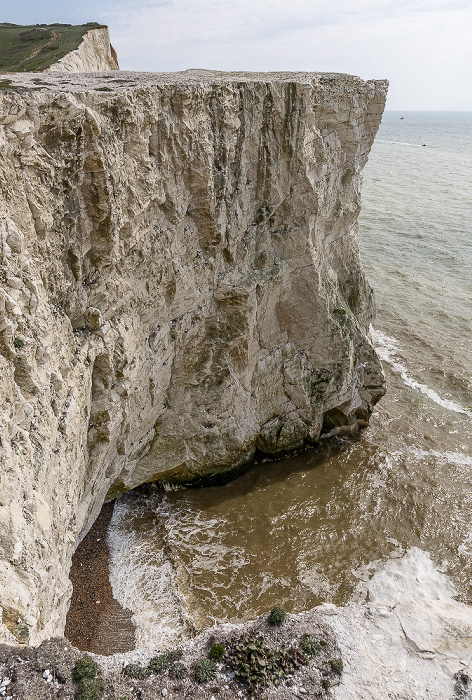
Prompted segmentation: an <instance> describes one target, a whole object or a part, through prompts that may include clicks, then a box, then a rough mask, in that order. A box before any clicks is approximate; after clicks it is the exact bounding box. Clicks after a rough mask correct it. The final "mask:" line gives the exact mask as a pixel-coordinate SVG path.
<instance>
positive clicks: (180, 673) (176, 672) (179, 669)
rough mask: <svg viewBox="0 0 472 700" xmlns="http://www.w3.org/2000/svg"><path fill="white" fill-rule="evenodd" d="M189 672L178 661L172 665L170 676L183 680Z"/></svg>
mask: <svg viewBox="0 0 472 700" xmlns="http://www.w3.org/2000/svg"><path fill="white" fill-rule="evenodd" d="M186 672H187V669H186V668H185V666H184V665H183V664H181V663H180V661H177V663H175V664H172V666H171V667H170V668H169V676H170V677H171V678H176V679H179V678H183V677H184V676H185V674H186Z"/></svg>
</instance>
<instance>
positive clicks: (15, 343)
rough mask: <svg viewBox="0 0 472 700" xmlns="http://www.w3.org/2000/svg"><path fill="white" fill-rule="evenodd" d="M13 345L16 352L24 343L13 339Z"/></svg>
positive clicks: (19, 339)
mask: <svg viewBox="0 0 472 700" xmlns="http://www.w3.org/2000/svg"><path fill="white" fill-rule="evenodd" d="M13 345H14V346H15V348H17V350H20V349H21V348H23V347H24V346H25V341H24V340H21V338H15V339H14V340H13Z"/></svg>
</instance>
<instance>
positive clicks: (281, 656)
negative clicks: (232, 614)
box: [225, 636, 308, 697]
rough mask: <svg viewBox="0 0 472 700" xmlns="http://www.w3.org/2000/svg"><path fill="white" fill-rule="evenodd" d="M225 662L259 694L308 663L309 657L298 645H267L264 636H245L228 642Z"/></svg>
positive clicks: (242, 681) (255, 693) (238, 678)
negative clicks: (275, 646) (272, 646)
mask: <svg viewBox="0 0 472 700" xmlns="http://www.w3.org/2000/svg"><path fill="white" fill-rule="evenodd" d="M225 662H226V665H227V666H228V667H229V668H231V669H232V670H233V671H234V673H235V677H236V680H238V681H239V682H240V683H244V684H245V685H247V687H248V691H249V692H250V693H251V695H252V696H254V697H258V696H259V695H260V693H261V692H262V690H263V689H264V688H265V687H267V686H268V685H269V684H270V683H273V684H274V685H275V686H278V685H280V683H281V682H282V681H283V680H284V678H285V677H286V676H287V675H288V674H290V673H293V672H294V671H296V670H298V669H299V668H301V666H305V665H306V664H308V657H307V655H306V654H305V653H304V652H303V651H302V649H300V648H298V647H289V648H287V647H285V645H282V646H281V647H280V648H275V649H272V648H270V647H267V646H265V645H264V639H263V638H262V637H257V638H256V637H250V636H249V637H245V636H243V637H239V638H236V637H233V638H232V639H231V640H230V641H229V642H228V643H227V645H226V654H225Z"/></svg>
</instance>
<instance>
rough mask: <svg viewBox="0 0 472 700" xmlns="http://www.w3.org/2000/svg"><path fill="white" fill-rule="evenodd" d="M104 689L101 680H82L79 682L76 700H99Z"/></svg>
mask: <svg viewBox="0 0 472 700" xmlns="http://www.w3.org/2000/svg"><path fill="white" fill-rule="evenodd" d="M104 689H105V684H104V683H103V681H102V679H101V678H82V680H81V681H80V682H79V691H78V693H77V695H76V699H77V700H100V698H101V696H102V693H103V691H104Z"/></svg>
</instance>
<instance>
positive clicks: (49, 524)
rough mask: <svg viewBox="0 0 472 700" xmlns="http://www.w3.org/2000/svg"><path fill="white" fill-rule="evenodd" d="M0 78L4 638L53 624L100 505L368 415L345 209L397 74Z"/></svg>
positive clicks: (362, 286)
mask: <svg viewBox="0 0 472 700" xmlns="http://www.w3.org/2000/svg"><path fill="white" fill-rule="evenodd" d="M9 78H10V79H11V81H12V88H11V89H7V90H2V91H1V92H0V154H1V156H0V246H1V247H0V255H1V259H0V402H1V406H0V410H1V422H0V440H1V451H0V455H1V457H0V458H1V483H0V587H1V588H0V591H1V595H0V601H1V602H0V605H1V608H2V618H1V619H2V624H1V626H0V630H1V632H0V639H4V640H6V641H10V642H22V643H30V644H33V643H34V644H36V643H38V642H39V641H41V640H42V639H44V638H47V637H49V636H51V635H53V634H55V635H57V634H61V633H62V630H63V626H64V622H65V615H66V612H67V608H68V603H69V597H70V583H69V580H68V576H67V574H68V570H69V567H70V560H71V555H72V553H73V551H74V548H75V546H76V543H77V541H78V540H79V539H80V537H81V536H83V534H84V533H85V532H86V531H87V529H88V528H89V527H90V525H91V523H92V522H93V520H94V519H95V517H96V515H97V513H98V511H99V509H100V507H101V505H102V503H103V502H104V500H105V499H107V498H108V499H109V498H112V497H114V496H116V495H118V494H120V493H122V492H123V491H125V490H127V489H130V488H133V487H134V486H136V485H138V484H140V483H143V482H146V481H158V482H160V483H161V484H182V483H183V484H185V483H190V482H197V483H204V482H205V481H208V480H211V479H216V478H220V477H221V475H222V474H224V473H226V472H227V471H228V470H233V471H234V470H237V469H240V468H243V467H244V466H245V465H248V464H250V463H251V462H252V461H254V459H259V458H262V457H264V456H268V457H277V456H281V455H283V454H285V453H286V452H289V451H292V450H295V449H300V448H302V447H304V446H306V445H307V444H314V443H316V441H317V440H318V439H319V437H320V435H322V436H329V435H333V434H336V433H340V432H347V433H349V432H353V431H355V430H357V429H358V428H359V427H364V426H366V425H367V421H368V417H369V415H370V412H371V410H372V406H373V405H374V403H375V402H376V401H377V400H378V399H379V398H380V397H381V396H382V394H383V392H384V377H383V374H382V369H381V366H380V363H379V360H378V358H377V356H376V354H375V352H374V349H373V346H372V344H371V341H370V338H369V333H368V327H369V324H370V322H371V319H372V317H373V314H374V302H373V296H372V291H371V289H370V287H369V285H368V284H367V282H366V280H365V277H364V273H363V270H362V266H361V262H360V257H359V249H358V231H357V217H358V213H359V208H360V198H359V192H360V185H361V173H362V168H363V166H364V164H365V162H366V160H367V156H368V153H369V149H370V147H371V145H372V142H373V139H374V136H375V133H376V131H377V128H378V126H379V122H380V119H381V114H382V111H383V107H384V102H385V96H386V89H387V85H386V82H385V81H368V82H364V81H362V80H360V79H359V78H355V77H351V76H346V75H336V74H316V73H310V74H308V73H306V74H305V73H303V74H301V73H297V74H287V73H285V74H247V73H246V74H225V73H212V72H206V71H187V72H184V73H180V74H132V73H115V74H108V75H97V76H90V75H78V74H76V75H70V76H67V80H65V79H64V75H55V74H53V73H43V74H42V75H41V81H38V78H37V75H33V74H12V75H10V76H9Z"/></svg>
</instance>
